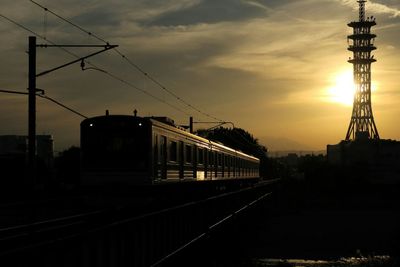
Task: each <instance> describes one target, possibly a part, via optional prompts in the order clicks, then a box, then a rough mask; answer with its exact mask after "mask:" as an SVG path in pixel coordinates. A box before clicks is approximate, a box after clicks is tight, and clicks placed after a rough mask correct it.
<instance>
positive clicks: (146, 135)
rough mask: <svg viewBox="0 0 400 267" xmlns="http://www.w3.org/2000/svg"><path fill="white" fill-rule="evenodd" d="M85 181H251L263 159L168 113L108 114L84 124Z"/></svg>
mask: <svg viewBox="0 0 400 267" xmlns="http://www.w3.org/2000/svg"><path fill="white" fill-rule="evenodd" d="M80 131H81V134H80V136H81V140H80V141H81V183H82V184H83V185H107V184H108V185H112V184H114V185H127V186H128V185H154V184H165V183H178V182H179V183H182V182H196V183H198V182H202V181H210V182H212V181H217V180H218V181H221V180H224V181H227V180H235V181H239V180H241V181H250V180H257V179H258V178H259V176H260V173H259V165H260V160H259V159H258V158H256V157H254V156H252V155H248V154H245V153H243V152H241V151H238V150H235V149H232V148H230V147H227V146H225V145H223V144H220V143H217V142H213V141H210V140H208V139H205V138H203V137H200V136H197V135H195V134H192V133H189V132H188V131H186V130H185V129H184V128H182V127H179V126H176V125H175V124H174V122H173V120H171V119H169V118H168V117H139V116H137V115H136V114H135V115H109V114H108V112H107V113H106V115H102V116H97V117H92V118H87V119H85V120H83V121H82V122H81V124H80Z"/></svg>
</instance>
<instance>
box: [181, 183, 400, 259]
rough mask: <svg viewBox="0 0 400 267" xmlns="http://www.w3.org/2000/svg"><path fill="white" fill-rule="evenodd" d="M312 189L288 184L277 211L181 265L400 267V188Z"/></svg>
mask: <svg viewBox="0 0 400 267" xmlns="http://www.w3.org/2000/svg"><path fill="white" fill-rule="evenodd" d="M306 187H307V185H305V184H304V183H302V182H299V181H290V182H284V184H283V185H282V190H281V194H280V200H279V205H278V206H277V207H271V206H268V207H266V208H265V209H264V210H260V211H259V214H257V215H256V216H254V217H252V218H251V220H252V221H251V222H250V223H249V222H248V221H246V220H240V221H239V222H238V223H237V224H236V225H234V226H232V227H231V228H230V229H229V230H227V231H224V232H221V233H215V235H214V236H211V237H210V238H209V240H208V243H206V244H203V245H202V246H199V247H197V248H195V249H193V250H192V251H191V252H190V253H188V255H187V257H186V258H185V259H183V258H181V259H180V260H179V261H178V262H175V264H179V265H183V264H184V265H187V264H188V265H187V266H189V265H191V266H317V267H318V266H371V267H377V266H399V265H398V264H399V263H400V262H399V258H398V257H399V255H400V227H399V225H400V216H399V211H398V210H399V206H400V205H399V203H400V201H399V199H400V196H399V192H400V191H399V187H398V186H393V185H390V186H387V185H380V186H377V185H364V186H362V187H356V186H349V187H345V188H342V189H340V190H325V191H320V190H313V189H312V188H311V189H310V188H306ZM336 189H338V188H336ZM206 255H208V256H206Z"/></svg>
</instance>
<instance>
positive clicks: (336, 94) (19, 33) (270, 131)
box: [0, 0, 400, 150]
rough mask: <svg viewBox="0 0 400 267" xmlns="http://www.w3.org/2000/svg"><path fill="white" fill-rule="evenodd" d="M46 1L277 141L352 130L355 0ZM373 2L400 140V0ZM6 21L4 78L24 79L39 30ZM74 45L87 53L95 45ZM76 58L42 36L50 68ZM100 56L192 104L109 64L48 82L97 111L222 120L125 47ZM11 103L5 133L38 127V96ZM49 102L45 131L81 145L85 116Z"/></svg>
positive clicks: (46, 25) (0, 101) (392, 127)
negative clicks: (31, 41) (32, 108)
mask: <svg viewBox="0 0 400 267" xmlns="http://www.w3.org/2000/svg"><path fill="white" fill-rule="evenodd" d="M38 3H40V4H42V5H43V6H46V7H47V8H49V9H50V10H52V11H54V12H56V13H57V14H59V15H61V16H63V17H65V18H67V19H69V20H71V21H72V22H74V23H76V24H77V25H79V26H81V27H82V28H84V29H87V30H89V31H90V32H92V33H94V34H96V35H97V36H101V37H102V38H103V39H105V40H107V41H109V42H110V43H111V44H117V45H119V46H120V47H119V50H120V51H122V52H123V54H124V55H127V56H128V57H129V59H131V60H132V61H133V62H134V63H135V64H137V65H138V66H140V67H141V68H142V69H143V70H144V71H145V72H147V73H149V74H150V75H151V76H152V77H155V78H156V79H157V81H160V82H161V83H162V85H163V86H165V87H166V88H167V89H168V90H170V91H172V92H173V93H174V94H176V95H178V96H179V97H181V98H182V99H184V100H185V101H186V102H188V103H190V104H191V105H193V106H194V107H196V108H198V109H199V110H201V111H203V112H204V113H208V114H211V115H212V116H214V117H216V118H220V119H222V120H225V121H232V122H234V123H235V126H236V127H240V128H243V129H245V130H247V131H249V132H250V133H252V134H253V135H254V136H255V137H256V138H258V139H259V140H260V142H261V143H262V144H264V145H267V147H268V148H269V149H270V150H287V149H311V150H320V149H325V146H326V144H329V143H337V142H338V141H340V140H342V139H344V138H345V134H346V129H347V126H348V121H349V119H350V116H351V109H352V106H351V104H352V98H351V95H350V97H349V96H348V95H347V94H348V91H349V90H350V89H349V83H350V84H351V80H352V76H351V75H352V66H351V64H349V63H347V59H348V57H350V56H351V53H350V52H349V51H347V43H346V36H347V35H348V34H349V33H350V32H351V29H349V28H348V27H347V23H348V22H350V21H355V20H357V19H358V13H357V10H358V4H357V2H356V1H355V0H354V1H353V0H336V1H317V0H315V1H314V0H311V1H234V0H231V1H218V2H215V1H200V0H192V1H191V0H171V1H124V0H120V1H112V2H110V1H108V2H107V3H100V2H98V1H88V2H85V3H84V4H83V5H82V4H78V3H79V2H78V1H58V3H57V4H56V3H53V2H52V1H47V0H46V1H38ZM74 3H75V4H74ZM3 6H4V8H3V10H2V13H1V14H2V15H4V16H6V17H8V18H11V19H13V20H15V21H17V22H18V23H21V24H22V25H24V26H26V27H28V28H29V29H31V30H32V31H35V32H37V33H39V34H40V35H43V36H46V37H47V38H48V39H49V40H51V41H53V42H55V43H58V44H77V43H78V44H87V43H90V44H99V41H98V40H96V39H95V38H94V37H90V36H88V35H87V34H84V33H83V32H81V31H79V30H77V29H76V28H74V27H72V26H71V25H69V24H67V23H65V22H63V21H61V20H60V19H58V18H56V17H55V16H53V15H52V14H50V13H49V12H45V11H43V9H40V8H39V7H38V6H36V5H35V4H33V3H31V2H30V1H25V2H23V3H18V4H17V3H14V2H13V1H9V0H7V1H6V4H3ZM366 14H367V15H366V16H371V15H373V16H374V17H375V18H376V20H377V26H376V27H375V29H374V33H376V34H377V35H378V37H377V40H376V41H375V45H376V46H377V47H378V49H377V50H376V51H375V52H374V55H375V57H376V58H377V59H378V62H377V63H375V64H374V66H373V69H372V104H373V110H374V117H375V121H376V124H377V127H378V128H379V132H380V136H381V138H385V139H397V140H399V139H400V129H399V126H398V123H397V118H398V117H399V116H400V105H399V104H400V91H399V90H398V83H397V80H396V76H398V74H399V73H400V68H399V66H398V64H397V62H398V61H399V57H400V53H399V52H400V51H399V47H398V42H399V39H398V38H399V37H398V36H400V34H399V32H400V4H399V3H397V2H396V1H390V0H388V1H383V0H382V1H368V2H367V4H366ZM0 21H1V23H0V32H1V33H2V34H3V36H7V38H6V41H5V42H3V43H2V44H1V45H0V55H1V58H2V59H3V66H2V68H1V71H0V79H1V84H0V89H9V90H16V91H24V90H25V89H26V87H27V70H28V64H27V59H28V57H27V54H26V53H25V51H27V43H28V36H29V35H32V34H31V33H28V32H27V31H24V30H23V29H21V28H19V27H17V26H15V25H14V24H12V23H10V22H9V21H7V20H5V19H4V18H0ZM38 43H44V41H43V40H39V39H38ZM71 51H73V52H74V53H77V54H79V55H80V56H84V55H86V54H88V53H91V52H93V51H94V50H91V49H89V48H84V49H73V50H71ZM71 59H74V58H71V56H70V55H68V54H67V53H65V52H64V51H61V50H58V49H54V48H52V49H49V48H47V49H45V48H43V49H42V48H38V60H37V67H38V70H39V71H43V70H46V69H49V68H51V67H54V66H57V65H60V64H63V63H66V62H68V61H70V60H71ZM89 61H90V62H92V63H94V64H96V66H100V68H101V69H102V70H106V71H108V72H110V73H115V74H117V75H118V76H119V77H122V78H123V79H124V80H125V81H128V82H129V83H131V84H133V85H134V86H136V87H139V88H141V89H143V90H145V91H146V92H149V93H150V94H152V95H155V96H157V98H159V99H161V100H162V101H166V102H168V103H170V104H172V105H174V106H176V107H178V108H179V109H181V110H183V111H185V113H182V112H180V111H178V110H176V109H174V108H171V107H170V106H169V105H165V104H164V103H162V102H160V101H157V100H155V99H154V98H151V97H149V96H147V95H145V94H143V93H142V92H141V91H138V90H135V89H133V88H132V87H130V86H127V85H126V84H124V83H121V82H118V81H116V80H115V79H110V77H108V76H107V75H105V74H104V72H102V71H95V70H87V71H82V70H81V68H80V66H79V64H76V65H73V66H70V67H67V68H65V69H63V70H60V71H57V72H55V73H52V74H49V75H47V76H44V77H41V78H39V79H38V81H37V87H38V88H41V89H44V90H45V91H46V95H48V96H49V97H53V98H55V99H57V100H59V101H60V102H62V103H63V104H66V105H68V106H70V107H73V108H74V109H76V110H78V111H79V112H81V113H82V114H85V115H86V116H96V115H103V114H104V112H105V110H106V109H108V110H110V113H111V114H129V113H130V114H133V110H134V109H137V110H138V111H139V113H138V114H139V115H141V116H151V115H164V116H168V117H171V118H173V119H174V120H175V121H176V122H177V123H178V124H187V123H188V121H189V118H188V115H187V114H190V115H193V116H194V117H195V120H202V121H209V120H210V118H207V117H206V116H204V115H203V114H201V113H198V112H196V111H195V110H193V109H190V108H188V107H187V106H185V105H183V104H182V102H179V101H177V99H174V98H173V97H171V95H170V94H168V93H167V92H166V91H164V90H161V89H160V88H159V87H157V86H156V85H155V84H154V83H152V82H151V81H150V80H149V79H146V77H145V76H144V75H143V74H142V73H140V72H138V71H136V70H135V69H134V68H132V66H129V65H128V64H127V63H126V61H124V60H121V56H120V55H118V54H116V53H115V52H114V51H108V52H106V53H103V54H102V55H99V56H96V57H94V58H91V59H90V60H89ZM343 88H347V90H343ZM349 99H350V101H349ZM0 107H1V112H0V123H1V124H2V125H3V126H2V127H1V131H0V135H4V134H19V135H23V134H27V97H24V96H20V95H9V94H1V96H0ZM37 112H38V113H37V124H38V126H37V127H38V128H37V133H38V134H42V133H48V134H52V135H53V137H54V139H55V144H56V148H57V150H60V149H65V148H67V147H69V146H71V145H79V123H80V121H81V119H82V118H80V117H79V116H76V115H75V114H73V113H70V112H68V111H66V110H64V109H61V108H60V107H59V106H56V105H54V104H52V103H49V102H46V101H45V100H42V99H40V98H38V99H37ZM285 140H288V141H285ZM268 142H269V143H268ZM285 146H286V147H285Z"/></svg>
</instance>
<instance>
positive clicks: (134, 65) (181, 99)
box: [30, 0, 223, 122]
mask: <svg viewBox="0 0 400 267" xmlns="http://www.w3.org/2000/svg"><path fill="white" fill-rule="evenodd" d="M30 2H32V3H33V4H35V5H37V6H39V7H40V8H43V9H44V10H45V11H47V12H49V13H51V14H52V15H54V16H56V17H57V18H59V19H61V20H63V21H64V22H66V23H68V24H70V25H72V26H74V27H76V28H77V29H79V30H80V31H82V32H84V33H86V34H88V35H90V36H92V37H94V38H95V39H97V40H99V41H101V42H104V43H106V44H109V42H107V41H106V40H105V39H104V38H101V37H99V36H98V35H96V34H94V33H93V32H90V31H88V30H86V29H84V28H83V27H81V26H79V25H77V24H76V23H74V22H72V21H70V20H68V19H66V18H64V17H62V16H60V15H58V14H57V13H55V12H54V11H52V10H50V9H48V8H47V7H45V6H43V5H41V4H39V3H37V2H36V1H34V0H30ZM114 50H115V52H116V53H117V54H118V55H120V56H121V57H122V58H123V59H124V60H126V61H127V62H128V63H129V65H131V66H132V67H133V68H135V69H136V70H138V71H139V72H140V73H142V74H143V75H144V76H145V77H146V78H147V79H149V80H150V81H152V82H153V83H154V84H156V85H157V86H158V87H159V88H161V89H162V90H164V91H166V92H167V93H169V94H170V95H172V96H173V97H174V98H176V99H177V100H178V101H180V102H182V103H183V104H185V105H186V106H188V107H190V108H191V109H193V110H195V111H196V112H198V113H200V114H202V115H204V116H206V117H208V118H211V119H214V120H216V121H218V122H223V120H221V119H218V118H216V117H215V116H212V115H210V114H208V113H206V112H203V111H202V110H200V109H198V108H197V107H195V106H193V105H192V104H190V103H189V102H187V101H185V100H184V99H183V98H181V97H180V96H178V95H177V94H176V93H174V92H172V91H171V90H169V89H168V88H167V87H166V86H164V85H163V84H162V83H161V82H159V81H158V80H157V79H155V78H154V77H153V76H151V75H150V74H149V73H148V72H146V71H144V70H143V69H142V68H141V67H140V66H139V65H137V64H135V63H134V62H133V61H132V60H130V59H129V58H128V57H127V56H126V55H124V54H123V53H122V52H121V51H120V50H119V49H117V48H115V49H114Z"/></svg>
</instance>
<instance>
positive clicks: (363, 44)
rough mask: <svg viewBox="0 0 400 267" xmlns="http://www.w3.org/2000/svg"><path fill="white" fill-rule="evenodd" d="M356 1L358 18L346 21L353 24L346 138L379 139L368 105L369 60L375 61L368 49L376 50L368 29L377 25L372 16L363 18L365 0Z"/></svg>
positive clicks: (369, 94)
mask: <svg viewBox="0 0 400 267" xmlns="http://www.w3.org/2000/svg"><path fill="white" fill-rule="evenodd" d="M357 2H358V4H359V6H360V7H359V21H352V22H350V23H349V24H347V25H348V26H349V27H351V28H353V34H351V35H349V36H347V38H348V40H349V39H350V40H351V44H350V45H349V47H348V50H349V51H352V52H353V58H350V59H349V60H348V62H350V63H351V64H353V76H354V84H355V89H356V90H355V95H354V101H353V112H352V115H351V120H350V125H349V128H348V130H347V134H346V140H355V139H359V138H367V139H379V134H378V130H377V128H376V125H375V121H374V116H373V115H372V107H371V63H373V62H375V61H376V60H375V59H374V56H373V55H372V56H371V51H372V50H375V49H376V47H375V46H374V40H375V37H376V35H375V34H372V33H371V27H373V26H375V25H376V22H375V18H374V17H373V16H371V17H367V18H365V2H366V0H359V1H357Z"/></svg>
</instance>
